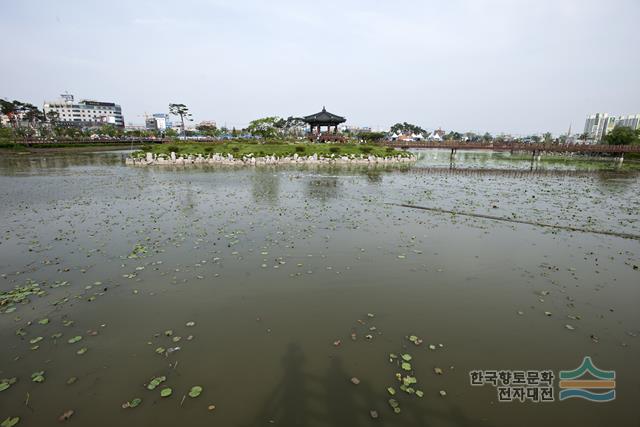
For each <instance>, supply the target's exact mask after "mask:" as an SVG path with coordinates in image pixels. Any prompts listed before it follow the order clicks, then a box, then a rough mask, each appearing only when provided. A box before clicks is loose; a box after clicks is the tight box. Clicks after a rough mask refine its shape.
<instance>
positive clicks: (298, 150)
mask: <svg viewBox="0 0 640 427" xmlns="http://www.w3.org/2000/svg"><path fill="white" fill-rule="evenodd" d="M305 151H307V148H306V147H304V146H302V145H298V146H296V153H304V152H305Z"/></svg>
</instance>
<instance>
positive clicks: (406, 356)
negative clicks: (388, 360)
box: [402, 354, 412, 362]
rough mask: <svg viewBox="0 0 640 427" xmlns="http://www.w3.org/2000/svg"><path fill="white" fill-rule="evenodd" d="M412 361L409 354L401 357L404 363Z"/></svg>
mask: <svg viewBox="0 0 640 427" xmlns="http://www.w3.org/2000/svg"><path fill="white" fill-rule="evenodd" d="M411 359H412V357H411V355H410V354H403V355H402V360H404V361H406V362H410V361H411Z"/></svg>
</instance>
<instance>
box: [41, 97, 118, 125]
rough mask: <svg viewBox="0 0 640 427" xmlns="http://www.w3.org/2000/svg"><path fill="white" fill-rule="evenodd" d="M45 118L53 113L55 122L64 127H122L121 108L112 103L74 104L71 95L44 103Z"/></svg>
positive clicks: (91, 101)
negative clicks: (107, 125) (105, 125)
mask: <svg viewBox="0 0 640 427" xmlns="http://www.w3.org/2000/svg"><path fill="white" fill-rule="evenodd" d="M44 112H45V114H46V115H47V117H49V118H50V117H51V116H52V115H51V114H50V113H52V112H53V113H55V115H56V118H55V120H56V122H57V123H59V124H61V125H66V126H80V127H83V126H100V125H103V124H111V125H114V126H119V127H124V117H123V116H122V108H121V107H120V106H119V105H118V104H115V103H113V102H101V101H93V100H86V99H83V100H82V101H80V102H77V103H76V102H75V101H74V99H73V95H69V94H64V95H62V98H61V99H59V100H57V101H50V102H45V104H44Z"/></svg>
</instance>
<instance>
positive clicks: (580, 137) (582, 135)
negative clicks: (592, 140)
mask: <svg viewBox="0 0 640 427" xmlns="http://www.w3.org/2000/svg"><path fill="white" fill-rule="evenodd" d="M578 139H579V140H580V141H586V140H587V139H589V134H588V133H587V132H584V133H581V134H580V136H579V137H578Z"/></svg>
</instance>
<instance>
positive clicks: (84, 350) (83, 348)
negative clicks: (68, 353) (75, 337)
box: [76, 347, 88, 356]
mask: <svg viewBox="0 0 640 427" xmlns="http://www.w3.org/2000/svg"><path fill="white" fill-rule="evenodd" d="M87 350H88V349H87V347H82V348H81V349H80V350H78V351H76V354H78V355H80V356H82V355H83V354H85V353H86V352H87Z"/></svg>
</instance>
